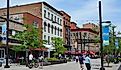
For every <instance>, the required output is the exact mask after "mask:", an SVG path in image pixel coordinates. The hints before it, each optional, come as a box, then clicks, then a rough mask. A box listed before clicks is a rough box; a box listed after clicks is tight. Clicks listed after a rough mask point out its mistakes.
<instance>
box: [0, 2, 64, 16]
mask: <svg viewBox="0 0 121 70" xmlns="http://www.w3.org/2000/svg"><path fill="white" fill-rule="evenodd" d="M42 3H43V4H44V5H46V6H48V7H50V8H51V9H53V10H54V11H56V12H57V13H59V14H60V15H62V13H60V12H59V11H58V10H57V9H55V8H54V7H52V6H51V5H49V4H48V3H46V2H37V3H30V4H24V5H16V6H12V7H10V8H15V7H22V6H27V5H34V4H42ZM2 9H7V8H0V10H2Z"/></svg>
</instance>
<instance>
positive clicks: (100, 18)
mask: <svg viewBox="0 0 121 70" xmlns="http://www.w3.org/2000/svg"><path fill="white" fill-rule="evenodd" d="M102 23H111V22H110V21H105V22H102V13H101V1H99V24H100V51H101V68H100V70H105V68H104V66H103V38H102Z"/></svg>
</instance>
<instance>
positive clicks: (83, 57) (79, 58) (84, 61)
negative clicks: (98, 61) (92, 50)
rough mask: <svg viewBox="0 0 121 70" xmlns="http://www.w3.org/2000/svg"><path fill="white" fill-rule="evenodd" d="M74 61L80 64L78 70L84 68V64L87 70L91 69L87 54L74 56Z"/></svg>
mask: <svg viewBox="0 0 121 70" xmlns="http://www.w3.org/2000/svg"><path fill="white" fill-rule="evenodd" d="M75 60H76V62H79V64H80V70H84V64H85V66H86V68H87V70H91V58H90V57H89V54H86V55H82V54H80V55H79V56H75Z"/></svg>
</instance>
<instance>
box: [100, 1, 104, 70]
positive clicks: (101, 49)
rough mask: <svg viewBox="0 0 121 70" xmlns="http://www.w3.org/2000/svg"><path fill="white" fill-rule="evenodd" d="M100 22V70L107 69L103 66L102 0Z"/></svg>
mask: <svg viewBox="0 0 121 70" xmlns="http://www.w3.org/2000/svg"><path fill="white" fill-rule="evenodd" d="M99 24H100V51H101V68H100V70H105V68H104V67H103V39H102V14H101V1H99Z"/></svg>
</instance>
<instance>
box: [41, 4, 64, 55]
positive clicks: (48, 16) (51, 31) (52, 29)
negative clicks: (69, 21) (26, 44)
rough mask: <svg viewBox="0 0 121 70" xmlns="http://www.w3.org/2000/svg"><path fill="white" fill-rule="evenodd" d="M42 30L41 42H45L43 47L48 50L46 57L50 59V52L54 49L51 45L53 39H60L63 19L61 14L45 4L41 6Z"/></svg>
mask: <svg viewBox="0 0 121 70" xmlns="http://www.w3.org/2000/svg"><path fill="white" fill-rule="evenodd" d="M42 19H43V23H42V28H43V40H46V41H47V44H46V45H45V46H46V47H47V48H49V49H48V53H49V54H48V57H50V51H52V50H53V49H54V48H52V47H53V44H52V38H53V37H60V38H62V37H63V36H62V24H63V22H62V21H63V19H62V15H61V13H60V12H59V11H58V10H56V9H55V8H53V7H52V6H50V5H49V4H47V3H45V2H44V3H43V4H42Z"/></svg>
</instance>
